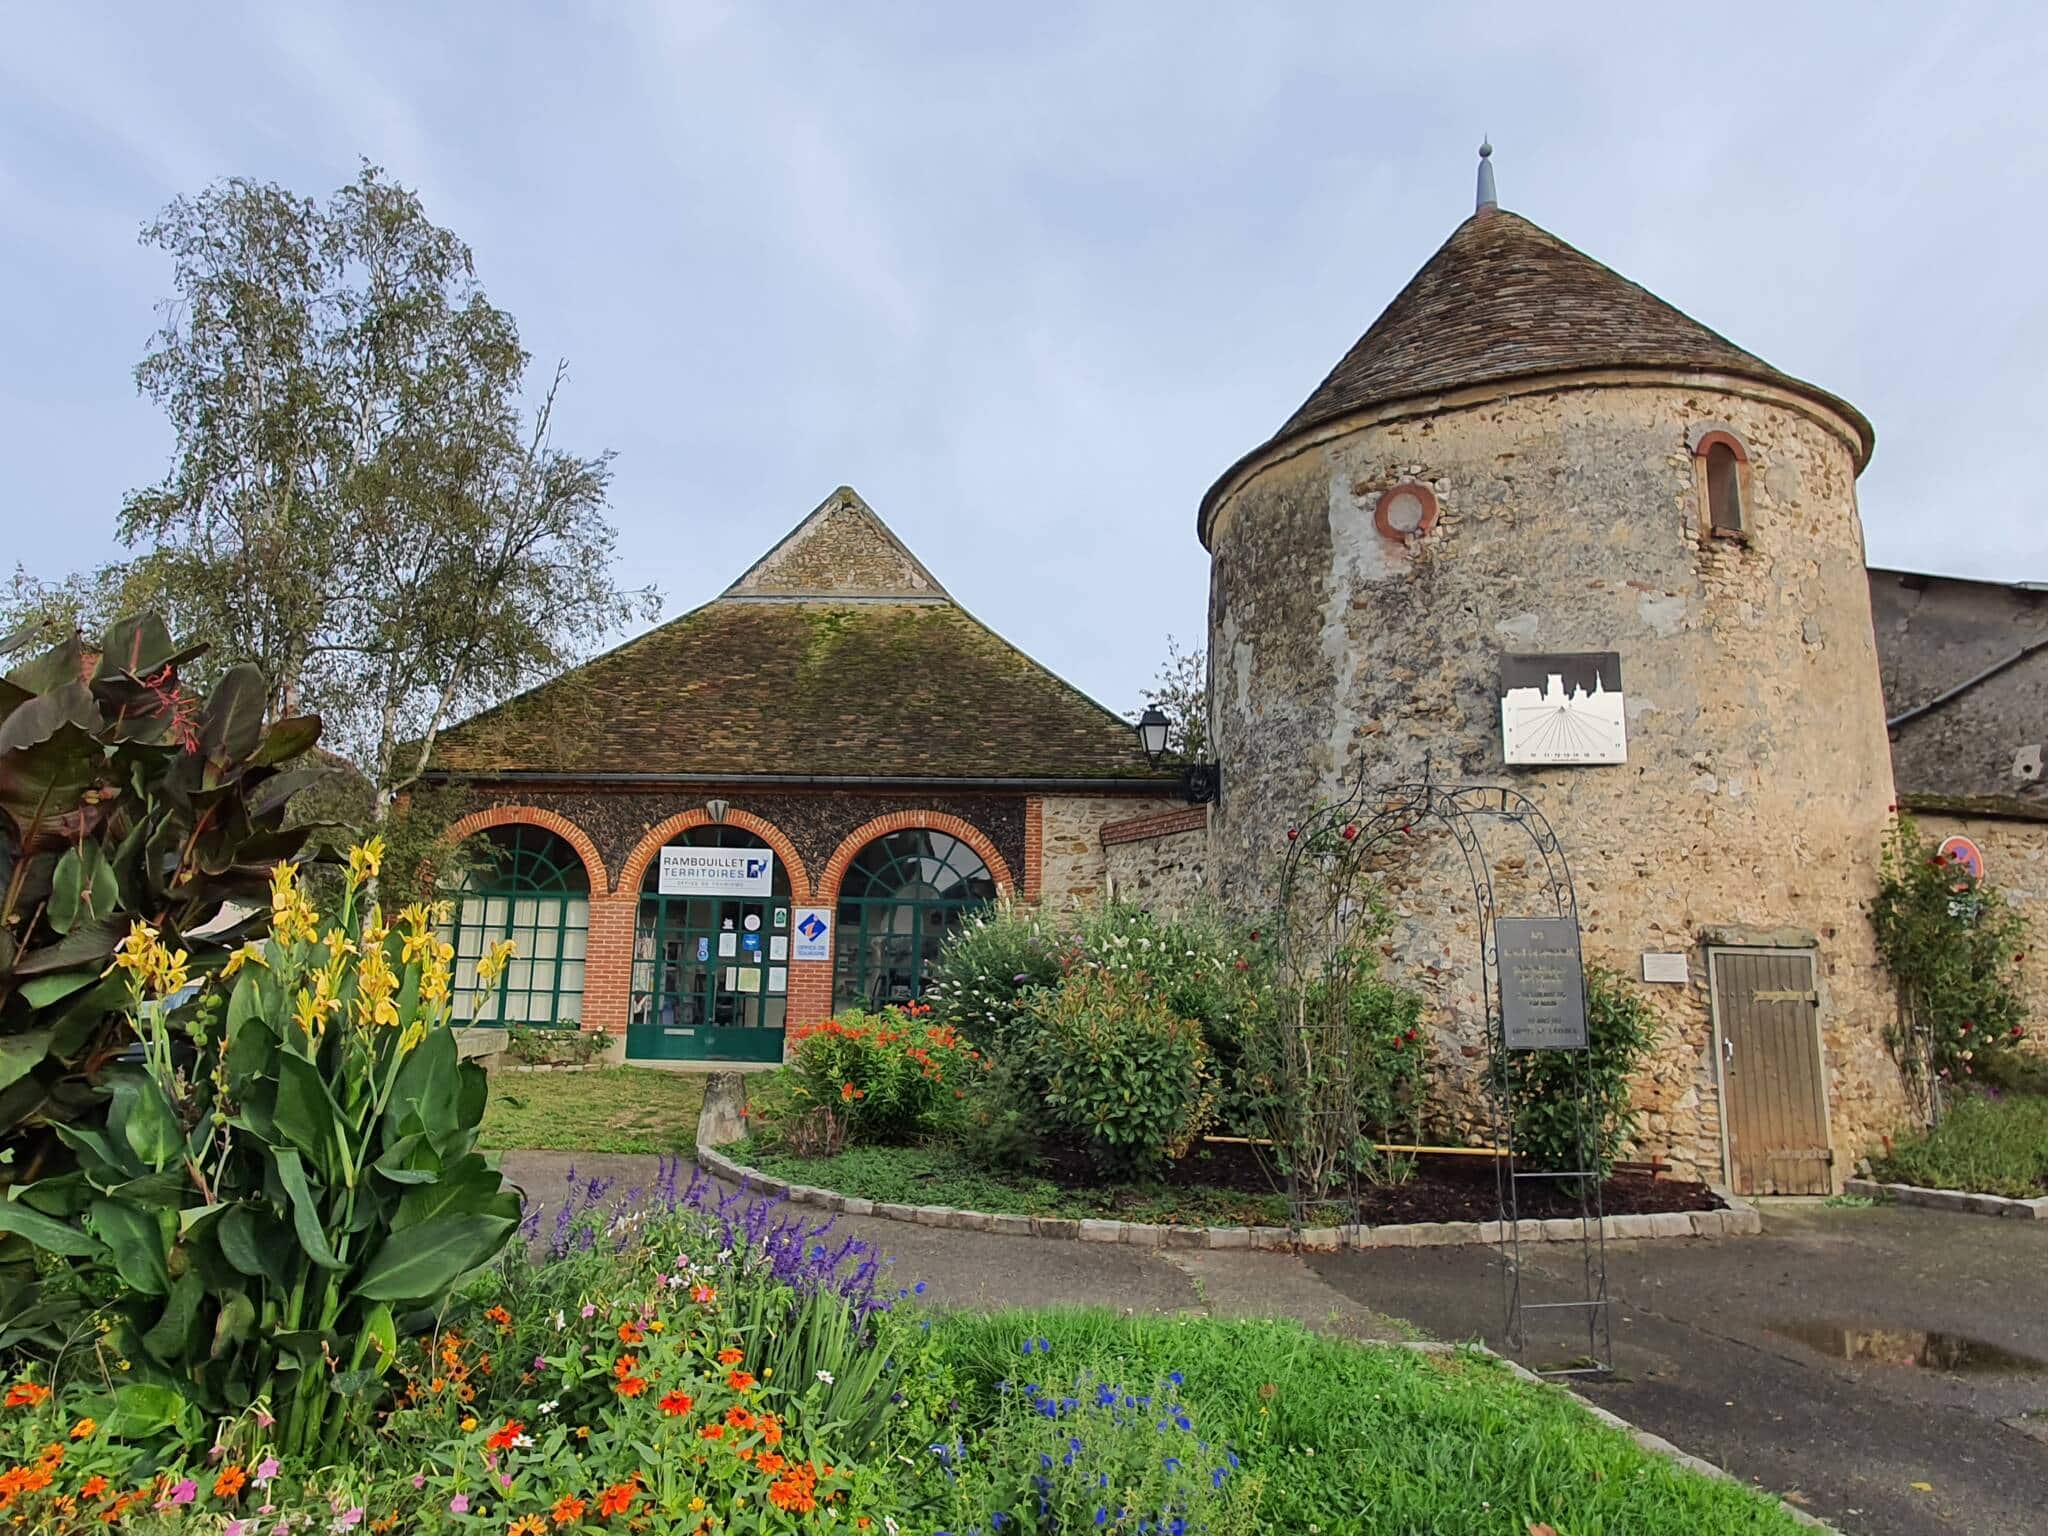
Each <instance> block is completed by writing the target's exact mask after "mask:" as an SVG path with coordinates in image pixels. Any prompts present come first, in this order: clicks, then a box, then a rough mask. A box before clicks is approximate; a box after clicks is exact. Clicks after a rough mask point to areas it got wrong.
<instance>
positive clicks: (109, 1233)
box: [85, 1200, 171, 1296]
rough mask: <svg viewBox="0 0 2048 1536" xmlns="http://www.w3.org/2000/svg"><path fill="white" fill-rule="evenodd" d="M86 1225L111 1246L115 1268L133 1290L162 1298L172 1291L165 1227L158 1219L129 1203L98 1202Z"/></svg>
mask: <svg viewBox="0 0 2048 1536" xmlns="http://www.w3.org/2000/svg"><path fill="white" fill-rule="evenodd" d="M85 1224H86V1226H87V1227H88V1228H90V1229H91V1231H92V1234H93V1236H95V1237H97V1238H98V1239H99V1240H100V1241H101V1242H102V1243H105V1244H106V1245H107V1253H108V1255H109V1256H110V1257H111V1258H112V1259H113V1261H114V1268H115V1269H116V1270H118V1271H119V1272H120V1276H121V1278H122V1280H124V1281H125V1282H127V1284H128V1287H129V1289H130V1290H135V1291H140V1292H141V1293H142V1294H143V1295H145V1296H162V1295H164V1294H166V1293H167V1292H168V1291H169V1290H170V1288H171V1274H170V1268H169V1266H168V1265H167V1264H166V1262H165V1248H166V1246H167V1245H166V1244H165V1242H164V1233H163V1226H162V1224H161V1223H160V1222H159V1221H158V1220H157V1218H156V1216H155V1215H154V1214H153V1213H151V1212H148V1211H145V1210H142V1209H141V1208H140V1207H138V1206H133V1205H130V1204H128V1202H127V1201H125V1200H95V1201H93V1203H92V1208H91V1209H90V1210H89V1211H87V1212H86V1216H85Z"/></svg>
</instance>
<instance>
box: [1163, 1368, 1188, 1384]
mask: <svg viewBox="0 0 2048 1536" xmlns="http://www.w3.org/2000/svg"><path fill="white" fill-rule="evenodd" d="M1166 1379H1167V1380H1168V1381H1170V1382H1172V1383H1173V1384H1174V1385H1175V1386H1176V1387H1177V1386H1180V1385H1181V1384H1182V1383H1183V1382H1185V1381H1186V1380H1187V1377H1185V1376H1183V1375H1181V1373H1180V1372H1179V1371H1169V1372H1167V1375H1166Z"/></svg>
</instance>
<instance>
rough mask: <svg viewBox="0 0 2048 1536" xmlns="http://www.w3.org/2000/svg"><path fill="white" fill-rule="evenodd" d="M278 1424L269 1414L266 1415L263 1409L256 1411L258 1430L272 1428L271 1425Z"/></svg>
mask: <svg viewBox="0 0 2048 1536" xmlns="http://www.w3.org/2000/svg"><path fill="white" fill-rule="evenodd" d="M276 1422H277V1420H275V1419H273V1418H272V1417H271V1416H270V1415H269V1414H267V1413H265V1412H264V1411H263V1410H262V1409H261V1408H258V1409H257V1410H256V1427H257V1428H258V1429H268V1428H270V1426H271V1425H273V1424H275V1423H276Z"/></svg>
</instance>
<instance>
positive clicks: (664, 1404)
mask: <svg viewBox="0 0 2048 1536" xmlns="http://www.w3.org/2000/svg"><path fill="white" fill-rule="evenodd" d="M695 1406H696V1399H695V1398H693V1397H691V1396H690V1394H689V1393H687V1392H671V1393H669V1394H668V1395H667V1396H665V1397H664V1398H662V1400H661V1411H662V1412H663V1413H665V1414H667V1415H668V1416H669V1417H670V1418H672V1419H679V1418H681V1417H682V1416H683V1415H684V1414H686V1413H688V1412H689V1411H690V1410H691V1409H692V1408H694V1407H695Z"/></svg>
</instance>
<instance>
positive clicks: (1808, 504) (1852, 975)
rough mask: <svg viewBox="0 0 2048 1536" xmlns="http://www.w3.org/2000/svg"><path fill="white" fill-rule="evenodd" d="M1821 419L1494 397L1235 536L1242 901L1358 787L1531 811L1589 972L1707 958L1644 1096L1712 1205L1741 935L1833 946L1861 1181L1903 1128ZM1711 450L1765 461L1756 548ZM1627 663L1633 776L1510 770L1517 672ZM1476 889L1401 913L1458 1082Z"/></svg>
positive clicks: (1223, 587)
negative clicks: (1536, 663)
mask: <svg viewBox="0 0 2048 1536" xmlns="http://www.w3.org/2000/svg"><path fill="white" fill-rule="evenodd" d="M1817 411H1818V408H1817V407H1813V406H1810V405H1805V404H1802V403H1799V402H1796V401H1794V400H1793V399H1792V398H1791V397H1784V396H1777V395H1774V394H1773V393H1772V392H1770V391H1769V390H1767V389H1764V388H1762V387H1760V386H1749V385H1746V384H1742V383H1739V382H1737V381H1733V380H1729V381H1722V382H1721V383H1720V384H1718V385H1714V384H1712V382H1711V381H1696V382H1694V383H1692V384H1689V385H1679V384H1676V383H1672V384H1668V385H1663V384H1654V383H1645V382H1632V383H1630V384H1629V386H1628V387H1622V386H1621V385H1619V384H1617V385H1615V386H1612V387H1591V386H1585V387H1571V388H1564V387H1559V388H1555V389H1552V390H1549V391H1533V390H1532V391H1531V392H1529V393H1524V394H1518V395H1517V394H1495V395H1494V396H1492V397H1490V398H1485V399H1473V400H1472V401H1471V402H1470V403H1469V404H1465V405H1462V406H1461V407H1460V408H1458V409H1435V410H1433V411H1431V412H1429V413H1420V412H1417V413H1414V414H1409V415H1406V416H1391V415H1390V416H1389V417H1388V418H1386V419H1382V420H1379V421H1376V422H1370V423H1364V424H1360V425H1357V426H1355V427H1351V428H1349V429H1348V430H1343V431H1332V432H1330V433H1329V434H1327V435H1325V436H1323V437H1321V438H1316V439H1310V440H1308V441H1306V442H1305V443H1303V444H1300V445H1294V446H1290V447H1289V448H1288V449H1285V450H1283V451H1282V452H1281V453H1280V455H1279V456H1278V457H1276V458H1275V459H1274V460H1273V461H1272V462H1269V463H1266V464H1264V465H1263V466H1261V467H1258V468H1257V469H1255V470H1254V471H1251V472H1249V474H1248V475H1247V477H1246V478H1244V479H1242V480H1241V481H1240V482H1239V483H1237V484H1236V485H1235V486H1234V488H1233V489H1232V490H1231V491H1230V492H1229V493H1228V494H1227V495H1226V496H1224V497H1223V498H1222V500H1221V501H1220V502H1219V503H1218V505H1217V507H1216V510H1215V513H1214V516H1213V518H1212V520H1211V523H1210V526H1209V529H1208V539H1209V543H1210V548H1211V551H1212V556H1213V563H1212V584H1211V597H1210V632H1209V639H1210V667H1211V677H1212V684H1211V697H1210V714H1211V721H1210V725H1211V730H1210V739H1211V741H1212V743H1213V744H1214V747H1215V749H1216V751H1217V753H1218V756H1219V757H1220V759H1221V761H1222V764H1223V772H1224V778H1225V782H1226V783H1227V784H1228V785H1229V786H1230V789H1231V793H1230V794H1229V795H1228V796H1226V798H1225V801H1224V803H1223V804H1222V805H1221V806H1219V807H1218V813H1217V815H1216V817H1215V818H1214V820H1213V821H1212V828H1213V832H1212V858H1213V859H1214V860H1215V863H1216V867H1217V884H1218V888H1219V891H1220V893H1221V894H1222V895H1223V897H1224V898H1225V900H1226V902H1227V903H1229V904H1230V905H1232V906H1234V907H1237V908H1240V909H1246V910H1255V909H1256V908H1257V907H1258V906H1259V905H1261V904H1263V902H1264V900H1265V899H1266V889H1267V883H1268V882H1269V880H1270V875H1269V873H1268V872H1269V871H1270V869H1271V868H1272V858H1273V854H1274V851H1275V850H1276V849H1278V848H1280V847H1282V846H1283V844H1284V838H1285V829H1286V827H1287V825H1288V824H1290V822H1292V821H1294V820H1296V819H1298V818H1300V817H1301V816H1302V815H1304V814H1305V813H1306V811H1307V809H1308V808H1309V807H1311V806H1313V805H1315V804H1317V803H1319V802H1322V801H1325V800H1328V799H1330V798H1333V797H1334V796H1335V795H1336V794H1338V793H1339V792H1340V791H1341V790H1342V789H1343V788H1344V787H1345V786H1347V785H1348V784H1349V783H1350V782H1352V780H1353V779H1354V778H1355V776H1356V775H1357V773H1358V772H1359V770H1360V767H1361V765H1363V767H1364V768H1365V770H1366V772H1367V774H1368V776H1369V777H1371V778H1373V779H1385V780H1400V779H1418V778H1421V777H1422V776H1423V773H1424V771H1425V767H1426V768H1427V771H1428V772H1429V773H1430V775H1431V776H1432V777H1433V778H1434V779H1435V780H1436V781H1437V782H1439V783H1442V782H1455V781H1466V782H1482V783H1506V784H1511V785H1512V786H1513V787H1515V788H1517V789H1519V790H1520V791H1521V792H1523V793H1525V794H1526V795H1528V796H1529V798H1530V799H1531V800H1532V801H1534V802H1535V803H1536V804H1537V805H1538V806H1539V807H1541V809H1542V810H1543V811H1544V812H1545V813H1546V814H1547V816H1548V818H1549V820H1550V822H1551V824H1552V826H1553V827H1554V828H1555V829H1556V832H1557V835H1558V838H1559V841H1560V843H1561V845H1562V847H1563V850H1564V852H1565V854H1566V855H1567V857H1568V858H1569V859H1570V861H1571V864H1572V868H1573V871H1574V873H1575V875H1576V877H1577V889H1578V898H1579V913H1580V918H1581V923H1582V928H1583V935H1584V947H1585V953H1586V956H1587V959H1588V960H1589V961H1591V962H1594V963H1600V964H1605V965H1608V966H1610V967H1612V968H1613V969H1615V970H1617V971H1619V972H1621V973H1623V974H1625V975H1629V976H1639V975H1640V974H1641V956H1642V955H1643V953H1645V952H1646V951H1660V952H1671V951H1682V952H1685V953H1687V954H1688V955H1690V956H1691V962H1692V968H1693V972H1694V974H1695V976H1696V977H1697V978H1699V979H1698V981H1697V982H1696V984H1695V985H1693V986H1689V987H1682V988H1681V987H1675V986H1664V987H1657V988H1653V989H1651V991H1650V993H1649V995H1650V997H1651V999H1652V1002H1653V1005H1654V1006H1655V1007H1656V1008H1657V1010H1658V1013H1659V1016H1660V1017H1661V1018H1662V1019H1663V1020H1664V1022H1665V1027H1664V1029H1663V1030H1662V1032H1661V1033H1660V1036H1659V1041H1658V1046H1657V1050H1656V1053H1655V1057H1654V1060H1653V1062H1652V1063H1651V1065H1650V1067H1649V1069H1648V1070H1647V1071H1646V1072H1645V1073H1644V1075H1643V1079H1642V1082H1641V1084H1640V1088H1639V1097H1640V1098H1641V1100H1642V1102H1643V1104H1644V1107H1645V1109H1646V1111H1647V1115H1648V1118H1647V1119H1646V1122H1645V1135H1644V1148H1643V1150H1644V1151H1646V1152H1651V1153H1658V1154H1661V1155H1665V1156H1667V1157H1669V1158H1670V1159H1671V1160H1672V1161H1673V1162H1675V1163H1678V1164H1679V1165H1681V1166H1684V1167H1689V1168H1692V1169H1694V1170H1696V1171H1698V1172H1700V1173H1702V1174H1704V1175H1706V1176H1709V1177H1717V1176H1718V1175H1719V1172H1720V1170H1719V1167H1718V1160H1719V1151H1718V1149H1719V1139H1720V1123H1719V1121H1720V1117H1719V1111H1718V1106H1717V1104H1716V1103H1715V1101H1714V1098H1713V1082H1714V1076H1715V1067H1714V1061H1713V1040H1712V1027H1711V1022H1710V1017H1709V1010H1708V1008H1707V1003H1706V994H1705V988H1704V971H1705V956H1704V950H1703V945H1704V943H1705V941H1706V939H1707V937H1708V935H1710V934H1713V933H1720V934H1722V935H1723V936H1724V937H1725V936H1726V935H1727V934H1729V933H1731V932H1735V933H1747V934H1754V935H1763V936H1769V937H1774V938H1775V939H1776V940H1777V941H1779V942H1795V943H1807V944H1811V945H1812V946H1813V947H1814V949H1815V950H1816V954H1817V971H1818V977H1817V979H1818V984H1819V987H1820V990H1821V994H1822V997H1823V1000H1824V1001H1823V1006H1822V1008H1821V1010H1820V1019H1821V1038H1822V1047H1823V1054H1824V1059H1825V1064H1826V1069H1827V1074H1828V1085H1827V1086H1828V1094H1829V1100H1830V1109H1831V1120H1832V1126H1831V1141H1832V1145H1833V1147H1834V1150H1835V1154H1836V1155H1835V1169H1836V1174H1837V1177H1840V1176H1842V1175H1843V1174H1845V1173H1846V1172H1847V1171H1848V1169H1850V1168H1851V1167H1852V1166H1853V1164H1854V1162H1855V1158H1856V1156H1857V1155H1858V1154H1859V1153H1860V1152H1862V1151H1863V1150H1865V1149H1867V1148H1868V1147H1870V1146H1872V1145H1874V1144H1875V1143H1876V1142H1877V1141H1878V1140H1879V1139H1880V1138H1881V1136H1882V1135H1883V1134H1884V1133H1885V1132H1886V1131H1889V1130H1891V1129H1892V1128H1893V1127H1894V1126H1896V1125H1898V1124H1899V1123H1901V1122H1902V1120H1903V1119H1904V1117H1905V1115H1906V1113H1907V1110H1906V1100H1905V1093H1904V1088H1903V1085H1902V1083H1901V1081H1900V1079H1899V1075H1898V1071H1897V1068H1896V1066H1895V1065H1894V1064H1893V1063H1892V1062H1891V1060H1890V1058H1889V1057H1888V1055H1887V1054H1886V1052H1885V1050H1884V1048H1883V1045H1882V1040H1883V1034H1884V1027H1885V1024H1886V1021H1887V1020H1888V1018H1889V1017H1890V1013H1891V1009H1892V1007H1893V1003H1892V996H1891V989H1890V986H1889V982H1888V979H1887V978H1886V977H1885V975H1884V973H1883V971H1882V968H1881V966H1880V965H1879V963H1878V960H1877V956H1876V952H1875V946H1874V942H1873V939H1872V936H1871V934H1870V930H1869V925H1868V921H1867V918H1866V916H1865V913H1864V907H1865V903H1866V902H1867V901H1868V899H1869V897H1870V895H1871V894H1872V892H1873V890H1874V888H1875V870H1876V860H1877V855H1878V851H1879V848H1880V846H1881V843H1882V840H1883V837H1884V835H1885V830H1886V824H1887V809H1888V807H1889V805H1890V803H1891V800H1892V780H1891V767H1890V760H1889V757H1888V754H1887V749H1886V738H1885V729H1884V711H1883V704H1882V699H1881V696H1880V690H1879V684H1878V673H1877V659H1876V654H1875V649H1874V645H1873V641H1872V635H1871V618H1870V599H1869V590H1868V586H1867V584H1866V581H1865V577H1864V567H1863V559H1862V535H1861V529H1860V525H1859V522H1858V519H1857V515H1856V507H1855V490H1854V486H1855V463H1854V459H1853V455H1852V450H1851V448H1850V446H1849V443H1848V441H1847V440H1846V430H1845V429H1844V428H1842V427H1841V426H1840V425H1839V424H1838V423H1833V422H1832V421H1831V420H1830V419H1828V418H1825V417H1823V416H1821V415H1819V414H1817ZM1708 424H1712V425H1714V426H1716V427H1719V428H1723V429H1726V430H1728V431H1730V432H1732V433H1733V434H1734V435H1736V436H1737V437H1738V438H1739V439H1740V441H1741V442H1742V443H1743V444H1744V445H1745V447H1746V449H1747V452H1748V455H1749V474H1748V481H1747V483H1748V486H1749V503H1748V512H1749V535H1748V538H1747V540H1746V541H1740V542H1739V541H1735V540H1726V539H1703V538H1702V535H1701V513H1700V507H1699V494H1698V485H1699V479H1698V470H1697V467H1696V464H1695V460H1694V457H1693V452H1692V449H1691V447H1690V446H1689V442H1688V437H1689V434H1692V433H1697V432H1698V431H1699V430H1701V429H1702V428H1703V427H1705V426H1707V425H1708ZM1417 481H1419V482H1423V483H1425V484H1427V485H1428V486H1430V487H1431V488H1432V489H1433V491H1434V494H1435V498H1436V501H1437V503H1438V506H1439V509H1440V517H1439V520H1438V521H1437V522H1436V524H1435V526H1434V527H1433V528H1432V529H1431V530H1430V531H1428V532H1427V533H1425V534H1422V535H1420V536H1411V537H1409V538H1407V539H1405V540H1401V539H1390V538H1388V537H1386V536H1385V535H1383V534H1382V533H1381V532H1379V531H1378V529H1377V528H1376V526H1375V518H1374V513H1375V508H1376V503H1377V501H1378V498H1379V496H1380V494H1381V493H1382V492H1383V491H1385V490H1387V489H1390V488H1391V487H1393V486H1395V485H1398V484H1402V483H1405V482H1417ZM1609 650H1612V651H1616V652H1618V653H1619V655H1620V666H1621V673H1622V677H1621V682H1622V687H1623V691H1624V693H1625V694H1626V699H1627V720H1628V729H1629V745H1628V761H1627V762H1626V763H1625V764H1622V765H1618V766H1599V767H1594V766H1573V767H1543V768H1514V769H1509V768H1507V767H1506V766H1505V764H1504V762H1503V758H1502V749H1501V739H1500V730H1501V726H1500V693H1499V662H1500V656H1501V653H1503V652H1550V651H1556V652H1590V651H1609ZM1462 879H1463V877H1462V875H1460V876H1459V877H1458V879H1457V880H1453V879H1450V878H1449V877H1448V876H1440V877H1433V878H1432V879H1423V880H1419V881H1418V885H1417V888H1416V889H1415V890H1413V891H1403V890H1401V889H1399V888H1398V887H1397V888H1396V889H1395V890H1394V893H1393V894H1394V895H1395V897H1396V898H1397V907H1399V908H1400V909H1401V910H1400V914H1399V917H1398V920H1397V931H1396V932H1395V934H1394V935H1392V936H1391V937H1390V948H1391V949H1392V950H1394V951H1395V952H1396V953H1397V954H1399V955H1401V956H1402V957H1404V958H1405V961H1406V962H1407V963H1408V964H1410V965H1412V966H1414V967H1417V968H1419V974H1420V975H1421V976H1422V978H1423V980H1424V981H1425V983H1426V985H1427V988H1428V990H1429V991H1430V993H1431V996H1432V1000H1433V1002H1434V1004H1435V1018H1436V1031H1437V1055H1438V1057H1439V1059H1440V1060H1443V1061H1445V1062H1446V1063H1447V1064H1448V1065H1450V1066H1451V1067H1452V1068H1453V1073H1452V1074H1451V1075H1455V1072H1456V1070H1457V1069H1458V1068H1459V1066H1460V1065H1461V1064H1462V1065H1464V1066H1465V1067H1468V1068H1470V1069H1471V1070H1474V1071H1476V1070H1477V1067H1476V1065H1475V1063H1476V1062H1477V1058H1476V1057H1474V1056H1472V1055H1468V1054H1467V1052H1468V1050H1469V1049H1470V1048H1471V1047H1473V1046H1474V1045H1476V1043H1477V1042H1476V1040H1475V1039H1474V1038H1473V1031H1474V1030H1475V1029H1476V1028H1478V1027H1479V1026H1478V1024H1477V1020H1478V1018H1479V1017H1480V1016H1481V1010H1480V1008H1479V991H1480V987H1479V982H1478V975H1477V968H1476V962H1475V961H1474V960H1473V958H1472V956H1473V955H1474V953H1475V945H1476V936H1475V933H1474V924H1475V923H1476V921H1477V916H1476V913H1474V912H1472V911H1471V910H1470V896H1469V885H1467V886H1466V887H1465V889H1466V892H1467V894H1465V895H1463V896H1460V895H1459V881H1461V880H1462ZM1461 903H1462V905H1461ZM1502 910H1503V911H1506V910H1507V909H1506V908H1504V907H1503V908H1502Z"/></svg>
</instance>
